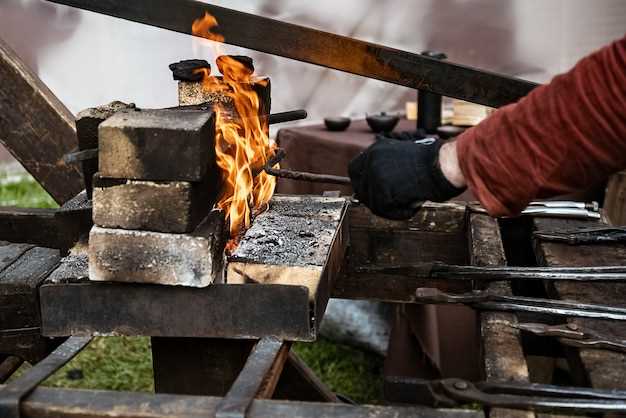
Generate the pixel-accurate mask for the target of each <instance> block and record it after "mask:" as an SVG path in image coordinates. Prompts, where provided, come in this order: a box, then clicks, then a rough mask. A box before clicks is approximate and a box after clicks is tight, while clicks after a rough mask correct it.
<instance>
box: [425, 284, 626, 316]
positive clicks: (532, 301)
mask: <svg viewBox="0 0 626 418" xmlns="http://www.w3.org/2000/svg"><path fill="white" fill-rule="evenodd" d="M415 302H417V303H424V304H464V305H468V306H470V307H472V308H474V309H478V310H481V311H512V312H533V313H538V314H546V315H555V316H574V317H581V318H596V319H611V320H615V321H626V308H617V307H614V306H607V305H597V304H589V303H580V302H575V301H564V300H555V299H541V298H530V297H523V296H500V295H494V294H493V293H489V292H488V291H474V292H471V293H464V294H459V295H452V294H449V293H444V292H442V291H440V290H438V289H432V288H419V289H417V290H416V291H415Z"/></svg>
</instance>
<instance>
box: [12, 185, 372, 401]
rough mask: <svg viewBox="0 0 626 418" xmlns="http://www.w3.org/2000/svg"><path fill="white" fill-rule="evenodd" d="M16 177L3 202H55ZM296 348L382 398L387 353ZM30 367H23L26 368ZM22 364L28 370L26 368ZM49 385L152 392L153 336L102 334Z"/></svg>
mask: <svg viewBox="0 0 626 418" xmlns="http://www.w3.org/2000/svg"><path fill="white" fill-rule="evenodd" d="M18 180H19V181H15V180H11V179H9V178H7V176H6V175H4V176H3V175H1V174H0V204H1V205H4V206H22V207H55V206H56V204H55V203H54V201H53V200H52V198H50V196H49V195H48V194H47V193H46V192H45V191H44V190H43V189H42V188H41V186H39V184H37V183H36V182H35V181H34V180H33V179H32V178H30V177H24V178H22V179H18ZM294 350H295V351H296V352H297V353H298V354H299V355H300V356H301V357H302V359H303V360H304V361H305V362H306V363H307V364H308V365H309V367H311V368H312V369H313V370H314V371H315V373H316V374H317V375H318V376H319V377H320V379H321V380H322V381H323V382H324V383H326V384H327V385H328V386H329V387H330V388H331V390H333V391H335V392H338V393H341V394H343V395H346V396H348V397H349V398H351V399H353V400H354V401H356V402H359V403H380V402H381V399H382V378H381V376H382V358H380V357H379V356H376V355H374V354H370V353H366V352H363V351H360V350H356V349H354V348H351V347H348V346H344V345H340V344H335V343H333V342H331V341H328V340H324V339H321V340H319V341H317V342H315V343H309V344H304V343H298V344H295V346H294ZM26 368H28V366H27V365H26V366H23V369H26ZM23 369H22V370H23ZM45 385H47V386H52V387H63V388H76V389H103V390H124V391H138V392H151V391H153V390H154V384H153V374H152V355H151V353H150V339H149V338H147V337H99V338H96V339H94V341H93V342H92V343H91V344H90V345H89V346H88V347H87V348H86V349H85V350H84V351H83V352H81V353H80V354H79V355H78V356H77V357H76V358H75V359H74V360H72V361H71V362H70V363H68V364H67V365H66V366H65V367H64V368H62V369H61V370H59V371H58V372H57V373H56V374H54V375H53V376H52V377H50V378H49V379H48V380H47V381H46V382H45Z"/></svg>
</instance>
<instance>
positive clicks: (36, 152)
mask: <svg viewBox="0 0 626 418" xmlns="http://www.w3.org/2000/svg"><path fill="white" fill-rule="evenodd" d="M0 83H1V84H2V88H1V89H0V115H2V117H0V142H1V143H2V144H3V145H4V146H5V147H6V149H7V150H8V151H9V152H10V153H11V154H12V155H13V156H14V157H15V158H16V159H17V160H18V161H19V162H20V163H21V164H22V165H23V166H24V168H26V170H27V171H28V172H29V173H30V174H31V175H32V176H33V177H34V178H35V179H36V180H37V181H38V182H39V183H40V184H41V185H42V186H43V188H44V189H45V190H46V191H47V192H48V193H49V194H50V196H52V198H53V199H54V200H55V201H56V202H57V203H59V204H63V203H65V202H66V201H67V200H69V199H71V198H72V197H74V196H75V195H76V194H78V193H79V192H80V191H81V190H82V189H83V187H84V186H83V179H82V174H81V172H80V170H79V169H78V168H77V167H76V166H71V165H65V164H64V163H63V156H64V155H65V154H67V153H68V152H71V151H72V150H74V149H76V147H77V145H78V141H77V139H76V128H75V126H74V117H73V115H72V113H71V112H70V111H69V110H68V109H67V108H66V107H65V106H64V105H63V104H62V103H61V102H60V101H59V100H58V99H57V98H56V97H55V95H54V94H53V93H52V92H51V91H50V90H49V89H48V87H46V85H45V84H44V83H43V82H42V81H41V80H40V79H39V78H38V77H37V75H36V74H35V73H33V72H32V71H31V70H30V69H28V68H27V67H26V65H25V64H24V63H23V62H22V61H21V60H20V59H19V57H18V56H17V55H16V54H15V52H14V51H12V50H11V49H10V48H9V47H8V45H7V44H6V43H4V42H3V41H2V40H1V39H0Z"/></svg>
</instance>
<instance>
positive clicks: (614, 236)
mask: <svg viewBox="0 0 626 418" xmlns="http://www.w3.org/2000/svg"><path fill="white" fill-rule="evenodd" d="M533 237H535V238H537V239H540V240H542V241H552V242H563V243H566V244H569V245H584V244H612V243H620V242H621V243H626V227H623V226H622V227H618V226H595V227H590V228H579V229H573V230H567V231H554V232H535V233H534V234H533Z"/></svg>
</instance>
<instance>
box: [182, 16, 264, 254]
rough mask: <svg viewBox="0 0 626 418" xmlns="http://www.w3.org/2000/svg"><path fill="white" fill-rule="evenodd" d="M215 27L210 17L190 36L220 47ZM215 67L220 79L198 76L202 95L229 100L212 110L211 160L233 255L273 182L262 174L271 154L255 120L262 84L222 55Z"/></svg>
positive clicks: (200, 21)
mask: <svg viewBox="0 0 626 418" xmlns="http://www.w3.org/2000/svg"><path fill="white" fill-rule="evenodd" d="M216 26H217V20H216V19H215V17H213V16H212V15H210V14H208V13H206V14H205V15H204V17H203V18H201V19H197V20H196V21H195V22H194V23H193V25H192V30H193V34H194V35H198V36H202V37H204V38H207V39H210V40H214V41H218V42H223V41H224V37H223V36H221V35H219V34H214V33H212V32H211V31H212V29H214V28H215V27H216ZM216 52H217V51H216ZM216 55H217V54H216ZM219 67H220V69H221V72H222V75H223V77H222V78H218V77H213V76H211V75H210V71H209V70H207V69H202V70H201V71H202V72H203V74H204V76H203V80H202V85H203V89H205V90H207V91H211V92H220V93H222V94H224V96H225V97H228V98H230V100H232V104H218V105H217V106H216V109H215V113H216V137H215V140H216V157H217V165H218V166H219V168H220V170H221V172H222V193H221V196H220V198H219V200H218V203H217V206H218V207H219V208H220V209H222V210H223V211H224V212H225V214H226V219H227V221H229V222H230V235H231V242H230V243H229V246H228V247H229V248H230V249H231V250H232V249H234V247H235V246H236V245H237V240H238V237H239V236H240V235H241V233H242V232H243V231H245V230H246V229H247V228H249V226H250V222H251V218H252V216H253V215H254V214H255V213H258V212H261V211H263V210H265V208H267V204H268V202H269V201H270V199H271V198H272V195H273V194H274V188H275V186H276V179H275V178H274V177H272V176H269V175H267V174H266V173H265V172H263V171H262V170H261V169H262V167H263V166H264V165H265V164H266V162H267V160H268V158H269V157H270V156H271V155H272V149H273V144H272V142H271V141H270V139H269V136H268V125H267V124H268V120H267V118H263V119H261V118H260V117H259V107H260V101H259V97H258V94H257V93H256V92H255V91H254V89H253V86H254V84H255V83H257V84H258V83H261V82H263V81H259V80H255V78H254V77H253V75H252V71H250V70H249V69H248V68H247V67H246V66H245V65H244V64H243V63H241V62H239V61H237V60H236V59H233V58H231V57H229V56H226V55H223V56H220V58H219ZM233 110H234V114H233ZM257 173H258V174H257ZM255 174H256V176H255Z"/></svg>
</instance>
